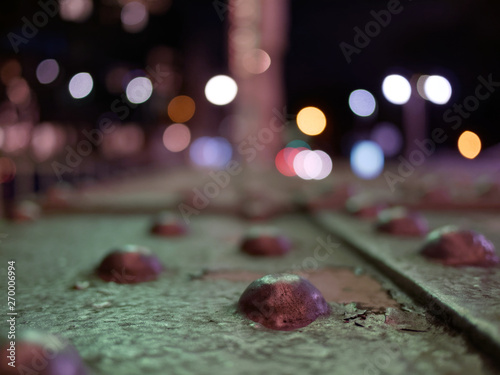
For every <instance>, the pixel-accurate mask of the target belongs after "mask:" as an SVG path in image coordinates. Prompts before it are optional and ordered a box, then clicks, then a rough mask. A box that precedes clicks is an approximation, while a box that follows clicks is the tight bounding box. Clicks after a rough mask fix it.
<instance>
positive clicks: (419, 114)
mask: <svg viewBox="0 0 500 375" xmlns="http://www.w3.org/2000/svg"><path fill="white" fill-rule="evenodd" d="M418 78H419V76H418V75H413V76H412V77H411V79H410V85H411V95H410V99H409V100H408V102H406V103H405V104H404V105H403V127H404V131H405V156H406V157H409V155H410V153H411V152H412V151H413V150H414V149H415V148H417V146H416V144H415V140H418V141H423V140H424V139H425V138H427V112H426V107H425V100H424V99H423V98H422V97H421V96H420V94H419V93H418V90H417V81H418Z"/></svg>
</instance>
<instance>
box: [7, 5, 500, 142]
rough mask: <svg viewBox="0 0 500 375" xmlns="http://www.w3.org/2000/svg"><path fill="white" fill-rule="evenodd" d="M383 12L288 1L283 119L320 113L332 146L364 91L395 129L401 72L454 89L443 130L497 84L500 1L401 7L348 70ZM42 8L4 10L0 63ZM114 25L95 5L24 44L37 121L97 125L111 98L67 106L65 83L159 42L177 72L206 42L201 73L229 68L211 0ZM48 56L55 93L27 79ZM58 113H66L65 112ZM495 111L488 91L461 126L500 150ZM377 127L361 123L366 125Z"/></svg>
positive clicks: (436, 121)
mask: <svg viewBox="0 0 500 375" xmlns="http://www.w3.org/2000/svg"><path fill="white" fill-rule="evenodd" d="M387 4H388V1H373V0H371V1H368V0H366V1H360V0H358V1H350V2H347V1H343V2H340V1H328V0H313V1H311V0H310V1H306V0H292V1H291V10H290V19H291V27H290V32H289V35H290V38H289V46H288V52H287V56H286V66H285V82H286V95H287V100H288V106H289V111H291V112H293V113H296V112H297V111H298V110H299V109H300V108H301V107H302V106H304V105H317V106H319V107H321V108H323V109H324V111H325V112H326V114H327V117H328V118H329V119H330V118H331V119H333V122H334V123H335V124H337V127H336V128H337V130H336V132H335V133H334V135H335V139H334V140H333V142H334V143H336V144H337V146H338V143H339V142H340V139H341V136H342V135H343V134H345V133H346V132H348V131H349V129H351V128H352V126H353V123H354V121H353V116H352V114H351V113H350V110H349V108H348V107H347V105H346V104H347V97H348V95H349V93H350V92H351V91H352V90H354V89H357V88H364V89H367V90H370V91H371V92H372V93H374V94H375V96H376V98H377V100H378V103H379V112H378V118H377V119H376V120H380V121H381V120H389V121H395V122H398V119H399V118H400V111H401V108H400V107H398V106H394V105H392V104H389V103H387V101H386V100H385V99H384V98H383V96H382V93H381V82H382V80H383V78H384V76H385V75H387V74H389V73H402V74H404V75H406V76H407V77H409V76H411V74H414V73H425V74H442V75H444V76H446V77H447V78H448V79H449V80H450V81H451V82H452V84H453V89H454V91H453V96H452V98H451V101H450V103H448V104H446V105H444V106H437V105H433V104H428V107H429V119H430V122H431V124H432V126H443V120H442V116H443V112H444V111H445V110H446V109H447V108H450V107H451V105H452V104H453V103H454V102H457V103H461V102H462V101H463V99H464V98H465V97H466V96H468V95H470V94H473V93H474V89H475V87H476V85H477V84H478V81H477V77H478V76H479V75H482V76H484V77H487V76H488V75H489V74H492V75H493V77H494V78H495V77H497V79H498V81H500V65H499V61H500V23H499V22H498V19H500V3H499V2H497V1H486V0H479V1H474V0H458V1H451V0H449V1H430V0H412V1H410V0H401V7H402V8H403V9H402V11H401V12H400V13H398V14H393V15H392V17H391V21H390V22H389V24H388V25H387V26H386V27H383V28H382V29H381V32H380V33H379V34H378V35H377V36H375V37H373V38H372V40H371V41H370V43H369V44H368V45H367V46H366V47H365V48H362V50H361V52H360V53H359V54H353V55H352V56H351V57H352V62H351V63H347V61H346V59H345V57H344V56H343V54H342V51H341V49H340V47H339V44H340V43H341V42H346V43H349V44H354V43H353V38H354V34H355V32H354V30H353V28H354V27H359V28H361V29H364V28H365V26H366V24H367V23H368V22H369V21H371V20H372V19H373V16H372V15H371V14H370V11H372V10H373V11H377V12H378V11H381V10H384V9H387ZM38 10H39V7H38V5H37V2H35V1H29V0H19V1H16V2H7V3H6V4H4V5H3V9H2V14H1V15H0V24H1V25H2V26H1V27H2V37H3V38H2V42H1V44H0V62H1V60H5V59H7V58H9V57H13V56H14V55H15V54H14V53H13V52H12V48H11V47H10V46H9V43H8V40H7V38H6V35H7V33H8V32H12V31H13V32H19V30H20V27H21V26H22V20H21V19H22V17H23V16H28V17H29V16H30V15H33V14H34V13H35V12H37V11H38ZM113 17H114V18H113ZM116 17H117V16H116V15H113V14H112V12H111V8H110V7H107V6H105V5H104V4H103V2H102V1H94V13H93V15H92V17H91V18H90V19H89V20H88V21H86V22H85V23H83V24H73V23H68V22H63V21H62V20H60V19H59V17H55V18H53V19H51V20H50V22H49V23H48V25H47V26H45V27H44V28H42V29H41V30H40V32H39V33H38V35H37V36H36V37H34V38H33V39H32V40H31V41H30V42H29V43H28V44H27V45H23V46H21V52H20V54H18V55H17V57H18V58H20V60H21V62H22V65H23V68H24V71H25V75H26V76H27V78H28V80H29V81H30V82H34V83H35V84H34V89H35V90H36V91H37V94H38V97H39V102H40V104H41V108H42V120H43V119H54V120H57V119H58V120H65V121H71V120H81V119H86V120H88V121H95V118H96V117H97V116H98V114H99V113H102V111H105V110H106V107H109V103H110V102H111V101H112V100H113V97H114V96H113V95H111V94H108V93H107V92H106V90H105V89H104V85H100V87H101V88H100V89H99V88H96V90H95V92H94V94H93V96H92V97H90V98H89V99H88V100H87V99H86V100H84V101H81V102H79V103H75V102H74V101H71V100H69V97H68V94H67V90H66V87H65V85H63V84H62V83H63V82H65V80H66V79H67V77H69V76H71V75H72V74H74V73H76V72H78V71H82V70H85V71H89V72H91V73H93V74H94V75H95V77H97V80H103V79H104V72H105V70H106V69H108V68H109V66H112V65H113V64H116V63H123V62H128V64H129V65H130V66H131V67H135V66H137V67H141V66H143V65H144V56H145V55H146V53H147V51H148V50H149V49H150V48H151V47H153V46H155V45H158V44H165V45H168V46H171V47H172V48H173V49H174V50H176V51H178V53H179V56H180V58H179V60H178V61H179V68H180V69H182V66H183V63H182V56H183V55H184V54H185V52H186V49H189V47H190V46H192V45H194V44H196V43H200V41H202V42H203V43H205V44H207V45H209V46H210V48H206V49H205V50H206V51H209V54H207V55H206V56H205V58H206V62H207V66H219V67H220V70H221V72H224V70H225V69H226V66H225V60H226V55H225V42H224V33H225V30H226V26H227V25H226V24H225V23H224V22H222V21H221V20H220V19H219V17H218V15H217V12H216V10H215V8H214V6H213V3H212V1H211V0H175V1H174V2H173V5H172V7H171V8H170V9H169V11H168V12H166V13H165V14H164V15H161V16H152V17H151V18H150V23H149V26H148V28H147V29H146V31H144V32H141V33H139V34H132V35H131V34H127V33H125V32H124V31H122V29H121V26H120V23H119V17H118V18H116ZM113 19H115V22H113ZM103 20H108V21H105V22H104V21H103ZM110 20H111V21H110ZM103 22H104V23H103ZM49 57H51V58H56V59H58V60H59V61H60V63H61V65H62V67H63V68H64V74H65V77H64V78H59V79H58V81H60V82H59V86H58V81H56V82H55V83H54V84H53V85H52V86H51V87H41V85H36V79H35V78H34V75H33V73H32V72H33V71H34V68H35V67H36V64H37V63H38V62H39V61H41V60H42V59H45V58H49ZM30 71H31V72H30ZM1 91H2V93H1V94H0V99H3V98H4V95H5V94H4V93H3V92H4V90H1ZM61 106H63V107H64V108H65V109H66V110H63V111H61V109H60V108H61ZM499 106H500V93H499V94H495V93H494V94H493V95H492V96H491V97H490V98H489V99H488V100H486V101H484V102H482V103H481V105H480V107H479V109H478V110H477V111H475V112H474V113H473V114H472V115H471V116H470V118H469V119H467V120H466V121H465V122H464V126H468V127H469V128H470V130H474V131H476V132H477V133H478V134H479V135H480V136H481V138H482V139H483V140H484V145H485V146H488V145H493V144H495V143H498V142H500V132H498V131H497V129H498V127H499V125H500V114H499V112H498V111H497V110H496V109H497V108H499ZM373 124H374V122H367V123H366V126H367V127H370V126H372V125H373ZM457 136H458V134H457ZM451 141H453V140H450V142H451Z"/></svg>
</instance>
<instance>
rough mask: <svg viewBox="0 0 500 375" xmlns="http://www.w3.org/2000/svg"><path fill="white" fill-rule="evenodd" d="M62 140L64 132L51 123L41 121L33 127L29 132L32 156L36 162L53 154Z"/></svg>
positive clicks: (61, 143)
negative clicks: (30, 132)
mask: <svg viewBox="0 0 500 375" xmlns="http://www.w3.org/2000/svg"><path fill="white" fill-rule="evenodd" d="M64 141H65V133H64V132H62V131H61V130H60V129H58V128H56V127H55V126H54V125H53V124H51V123H48V122H45V123H42V124H40V125H38V126H36V127H34V128H33V131H32V134H31V149H32V152H33V156H34V157H35V159H36V160H37V161H38V162H43V161H45V160H47V159H49V158H50V157H51V156H53V155H54V154H55V153H56V151H57V149H58V148H59V147H60V146H62V145H63V144H64Z"/></svg>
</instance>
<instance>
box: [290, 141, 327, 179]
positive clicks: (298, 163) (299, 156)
mask: <svg viewBox="0 0 500 375" xmlns="http://www.w3.org/2000/svg"><path fill="white" fill-rule="evenodd" d="M288 158H289V159H290V160H289V161H288V163H289V164H291V165H290V167H291V168H290V169H292V170H293V172H295V174H296V175H297V176H298V177H300V178H301V179H303V180H322V179H324V178H326V177H328V176H329V175H330V173H331V172H332V159H331V158H330V156H329V155H328V154H327V153H326V152H324V151H321V150H315V151H312V150H308V149H305V150H302V151H299V152H293V153H291V154H290V155H289V157H288Z"/></svg>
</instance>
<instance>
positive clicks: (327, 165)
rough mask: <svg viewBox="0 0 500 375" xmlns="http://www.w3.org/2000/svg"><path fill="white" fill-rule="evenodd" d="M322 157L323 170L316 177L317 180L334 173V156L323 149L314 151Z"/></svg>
mask: <svg viewBox="0 0 500 375" xmlns="http://www.w3.org/2000/svg"><path fill="white" fill-rule="evenodd" d="M314 152H315V153H316V155H318V156H319V157H320V159H321V172H320V173H319V174H318V175H317V176H316V177H315V178H314V179H315V180H323V179H324V178H327V177H328V176H329V175H330V173H332V166H333V164H332V158H330V155H328V154H327V153H326V152H324V151H321V150H316V151H314Z"/></svg>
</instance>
